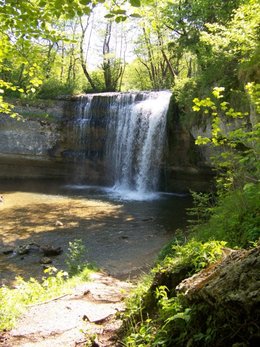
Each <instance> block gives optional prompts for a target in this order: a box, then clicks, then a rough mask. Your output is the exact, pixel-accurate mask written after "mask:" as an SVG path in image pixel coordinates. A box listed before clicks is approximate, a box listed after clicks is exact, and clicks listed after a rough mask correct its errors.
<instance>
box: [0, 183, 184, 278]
mask: <svg viewBox="0 0 260 347" xmlns="http://www.w3.org/2000/svg"><path fill="white" fill-rule="evenodd" d="M0 194H2V195H3V196H4V202H2V203H1V204H0V214H1V234H0V236H1V237H0V284H12V282H13V281H14V279H15V277H16V276H22V277H23V278H25V279H28V278H30V277H36V278H41V277H42V275H43V265H42V264H41V263H40V260H41V258H42V257H43V255H42V254H41V252H40V251H39V249H37V248H35V249H33V248H32V249H31V250H30V252H29V253H28V254H24V255H18V254H16V253H9V254H4V252H5V253H8V251H9V250H10V251H11V250H14V249H16V248H17V247H18V246H25V245H28V244H30V243H34V244H37V245H40V246H46V245H51V246H53V247H61V248H62V249H63V253H62V254H60V255H58V256H55V257H52V261H53V262H52V265H53V266H55V267H56V268H58V269H65V270H66V266H65V260H66V253H67V249H68V245H69V242H70V241H73V240H75V239H81V240H82V241H83V244H84V245H85V247H86V254H85V259H86V261H88V262H92V263H94V264H96V265H97V266H98V267H99V268H101V269H102V270H104V271H106V272H108V273H109V274H111V275H113V276H115V277H117V278H121V279H128V278H131V279H133V278H134V277H136V276H139V275H140V274H142V273H143V272H147V270H148V269H149V268H150V267H151V266H152V264H153V262H154V260H155V259H156V257H157V255H158V253H159V252H160V250H161V249H162V247H163V246H164V245H166V244H167V242H169V241H170V240H171V239H172V238H173V237H174V233H175V230H176V229H177V228H182V227H183V226H185V220H186V217H185V209H186V207H188V206H190V205H191V199H190V197H189V196H185V195H177V194H165V193H158V194H157V195H156V196H155V195H154V194H153V195H152V196H148V197H146V198H147V200H142V199H137V200H136V199H135V198H133V199H131V198H129V197H128V200H122V198H120V196H118V195H116V193H115V192H114V191H113V190H112V189H108V188H101V187H93V186H92V187H91V186H78V185H74V186H73V185H64V184H61V183H60V182H59V183H57V182H53V181H51V182H49V181H46V180H44V181H25V180H23V181H11V180H10V181H9V180H7V181H2V182H0Z"/></svg>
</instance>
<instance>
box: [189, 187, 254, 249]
mask: <svg viewBox="0 0 260 347" xmlns="http://www.w3.org/2000/svg"><path fill="white" fill-rule="evenodd" d="M259 191H260V190H259V184H252V183H248V184H246V185H245V186H244V188H243V189H242V190H240V189H239V190H235V191H233V192H231V193H229V194H226V195H225V196H223V197H222V198H219V200H218V203H217V205H216V206H215V207H214V208H213V211H212V216H211V218H210V219H209V221H208V222H206V223H204V224H200V225H198V226H196V227H193V232H194V233H193V235H194V237H196V239H198V240H202V241H206V240H209V239H214V240H224V241H226V242H228V245H229V246H231V247H236V246H239V247H248V246H249V245H250V244H251V243H252V242H254V241H257V240H258V239H259V237H260V217H259V215H260V214H259V212H260V199H259V198H260V196H259Z"/></svg>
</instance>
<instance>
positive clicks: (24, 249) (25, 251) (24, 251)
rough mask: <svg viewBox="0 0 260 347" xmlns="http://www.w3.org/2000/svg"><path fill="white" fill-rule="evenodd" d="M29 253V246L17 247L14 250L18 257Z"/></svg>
mask: <svg viewBox="0 0 260 347" xmlns="http://www.w3.org/2000/svg"><path fill="white" fill-rule="evenodd" d="M29 252H30V245H24V246H19V247H17V248H16V249H15V251H14V253H16V254H18V255H25V254H28V253H29Z"/></svg>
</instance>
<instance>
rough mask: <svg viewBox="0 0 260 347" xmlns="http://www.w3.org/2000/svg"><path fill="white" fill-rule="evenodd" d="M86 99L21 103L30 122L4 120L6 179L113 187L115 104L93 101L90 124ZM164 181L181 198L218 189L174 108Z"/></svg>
mask: <svg viewBox="0 0 260 347" xmlns="http://www.w3.org/2000/svg"><path fill="white" fill-rule="evenodd" d="M84 98H85V97H84V96H79V97H72V98H66V99H64V100H52V101H49V100H34V101H28V100H26V101H21V100H18V101H15V105H16V108H15V111H16V112H18V113H20V114H21V115H23V116H24V117H25V118H24V120H23V121H18V120H16V119H12V118H10V117H6V116H1V117H0V178H30V179H32V178H48V179H49V178H51V179H53V178H57V179H59V180H60V179H62V180H68V181H70V182H73V181H74V182H75V183H78V182H80V183H83V182H84V183H87V184H95V185H111V184H113V183H114V182H112V181H111V179H112V178H111V177H112V174H111V175H109V174H107V173H108V171H109V170H108V169H107V167H109V165H111V163H106V162H105V142H106V138H107V131H108V129H107V123H108V122H107V114H106V110H107V109H108V107H110V101H109V98H108V97H107V96H106V95H101V96H98V97H96V98H93V104H95V107H94V108H93V109H94V115H93V116H91V118H90V119H88V117H86V116H85V113H84V112H85V109H86V108H87V105H86V102H84V100H85V99H84ZM101 99H102V100H101ZM91 100H92V99H91ZM82 101H83V102H82ZM92 112H93V110H92ZM84 122H90V123H89V124H90V126H89V127H88V128H87V130H86V128H84V126H82V125H84ZM160 181H161V186H160V190H164V191H175V192H176V191H177V192H178V191H180V192H183V191H188V190H189V189H192V190H200V191H201V190H208V189H209V188H210V187H211V185H212V173H211V170H210V167H209V166H208V165H207V158H206V157H205V155H204V153H203V152H202V151H201V149H200V148H198V147H197V146H195V144H194V137H193V136H192V133H191V131H189V130H187V129H185V128H184V127H183V126H182V125H181V122H180V120H179V111H178V109H177V108H176V107H172V106H171V107H170V110H169V115H168V124H167V141H166V146H165V152H164V158H163V161H162V163H161V179H160Z"/></svg>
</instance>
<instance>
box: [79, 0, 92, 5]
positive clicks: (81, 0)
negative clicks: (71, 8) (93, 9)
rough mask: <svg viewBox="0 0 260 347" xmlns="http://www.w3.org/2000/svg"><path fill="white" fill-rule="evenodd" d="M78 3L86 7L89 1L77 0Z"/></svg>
mask: <svg viewBox="0 0 260 347" xmlns="http://www.w3.org/2000/svg"><path fill="white" fill-rule="evenodd" d="M79 2H80V3H81V4H82V5H88V4H90V3H91V0H79Z"/></svg>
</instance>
